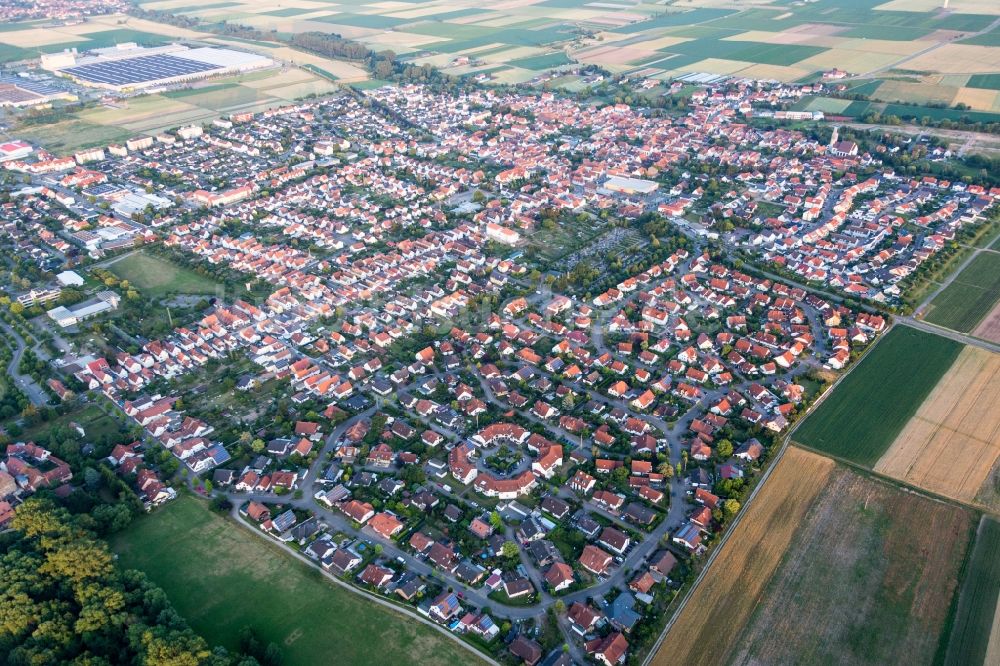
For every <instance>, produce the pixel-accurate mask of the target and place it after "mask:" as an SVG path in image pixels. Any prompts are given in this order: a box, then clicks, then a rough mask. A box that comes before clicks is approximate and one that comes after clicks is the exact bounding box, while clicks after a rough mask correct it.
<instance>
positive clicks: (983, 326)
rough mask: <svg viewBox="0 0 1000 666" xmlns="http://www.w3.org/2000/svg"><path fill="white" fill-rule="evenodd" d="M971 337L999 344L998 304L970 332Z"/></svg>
mask: <svg viewBox="0 0 1000 666" xmlns="http://www.w3.org/2000/svg"><path fill="white" fill-rule="evenodd" d="M972 335H974V336H976V337H977V338H982V339H983V340H989V341H990V342H997V343H1000V302H998V303H997V304H996V305H994V306H993V309H992V310H991V311H990V313H989V314H988V315H986V317H985V318H984V319H983V320H982V321H981V322H979V325H978V326H976V327H975V328H974V329H973V330H972Z"/></svg>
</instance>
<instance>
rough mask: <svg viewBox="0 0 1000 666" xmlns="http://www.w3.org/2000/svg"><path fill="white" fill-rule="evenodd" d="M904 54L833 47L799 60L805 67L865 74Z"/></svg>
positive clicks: (892, 61)
mask: <svg viewBox="0 0 1000 666" xmlns="http://www.w3.org/2000/svg"><path fill="white" fill-rule="evenodd" d="M903 57H904V56H902V55H898V54H892V53H869V52H866V51H852V50H850V49H841V48H832V49H830V50H829V51H824V52H823V53H817V54H816V55H814V56H812V57H810V58H806V59H805V60H803V61H801V62H799V64H800V65H802V66H804V67H812V68H814V69H830V68H831V67H837V68H839V69H842V70H844V71H845V72H851V73H852V74H863V73H865V72H871V71H874V70H876V69H879V68H881V67H888V66H889V65H892V64H893V63H895V62H896V61H898V60H899V59H900V58H903Z"/></svg>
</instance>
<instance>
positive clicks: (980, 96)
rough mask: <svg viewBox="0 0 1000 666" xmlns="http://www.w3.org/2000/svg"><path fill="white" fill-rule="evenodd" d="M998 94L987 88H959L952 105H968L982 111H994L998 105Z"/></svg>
mask: <svg viewBox="0 0 1000 666" xmlns="http://www.w3.org/2000/svg"><path fill="white" fill-rule="evenodd" d="M997 97H998V93H997V91H996V90H986V89H985V88H959V90H958V94H957V95H955V99H953V100H952V104H967V105H968V106H969V107H970V108H973V109H978V110H980V111H992V110H993V107H994V106H995V105H996V102H997Z"/></svg>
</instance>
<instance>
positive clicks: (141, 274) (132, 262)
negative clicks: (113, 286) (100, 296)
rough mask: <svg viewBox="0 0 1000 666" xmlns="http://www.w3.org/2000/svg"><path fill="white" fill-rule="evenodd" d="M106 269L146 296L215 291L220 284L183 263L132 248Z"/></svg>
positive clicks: (156, 297)
mask: <svg viewBox="0 0 1000 666" xmlns="http://www.w3.org/2000/svg"><path fill="white" fill-rule="evenodd" d="M107 268H108V270H109V271H111V272H112V273H114V274H115V275H117V276H118V277H119V278H120V279H122V280H128V281H129V283H130V284H131V285H133V286H134V287H135V288H136V289H138V290H139V291H140V292H141V293H142V295H143V297H144V298H146V299H154V300H155V299H160V298H163V297H165V296H172V295H176V294H209V295H211V294H215V292H216V290H217V289H219V285H218V284H216V283H215V282H213V281H212V280H211V279H209V278H206V277H202V276H201V275H198V274H197V273H195V272H194V271H192V270H190V269H188V268H185V267H183V266H177V265H176V264H173V263H171V262H169V261H167V260H165V259H161V258H159V257H155V256H153V255H150V254H146V253H144V252H133V253H132V254H129V255H126V256H125V257H123V258H121V259H118V260H117V261H115V262H113V263H111V264H109V265H108V267H107Z"/></svg>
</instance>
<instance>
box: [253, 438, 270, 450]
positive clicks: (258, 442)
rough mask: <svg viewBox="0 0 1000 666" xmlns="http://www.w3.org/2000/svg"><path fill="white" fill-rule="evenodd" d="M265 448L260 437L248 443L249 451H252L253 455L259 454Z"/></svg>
mask: <svg viewBox="0 0 1000 666" xmlns="http://www.w3.org/2000/svg"><path fill="white" fill-rule="evenodd" d="M265 446H267V445H266V444H265V443H264V440H262V439H261V438H260V437H258V438H257V439H255V440H253V441H252V442H250V450H251V451H253V452H254V453H260V452H261V451H263V450H264V447H265Z"/></svg>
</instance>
